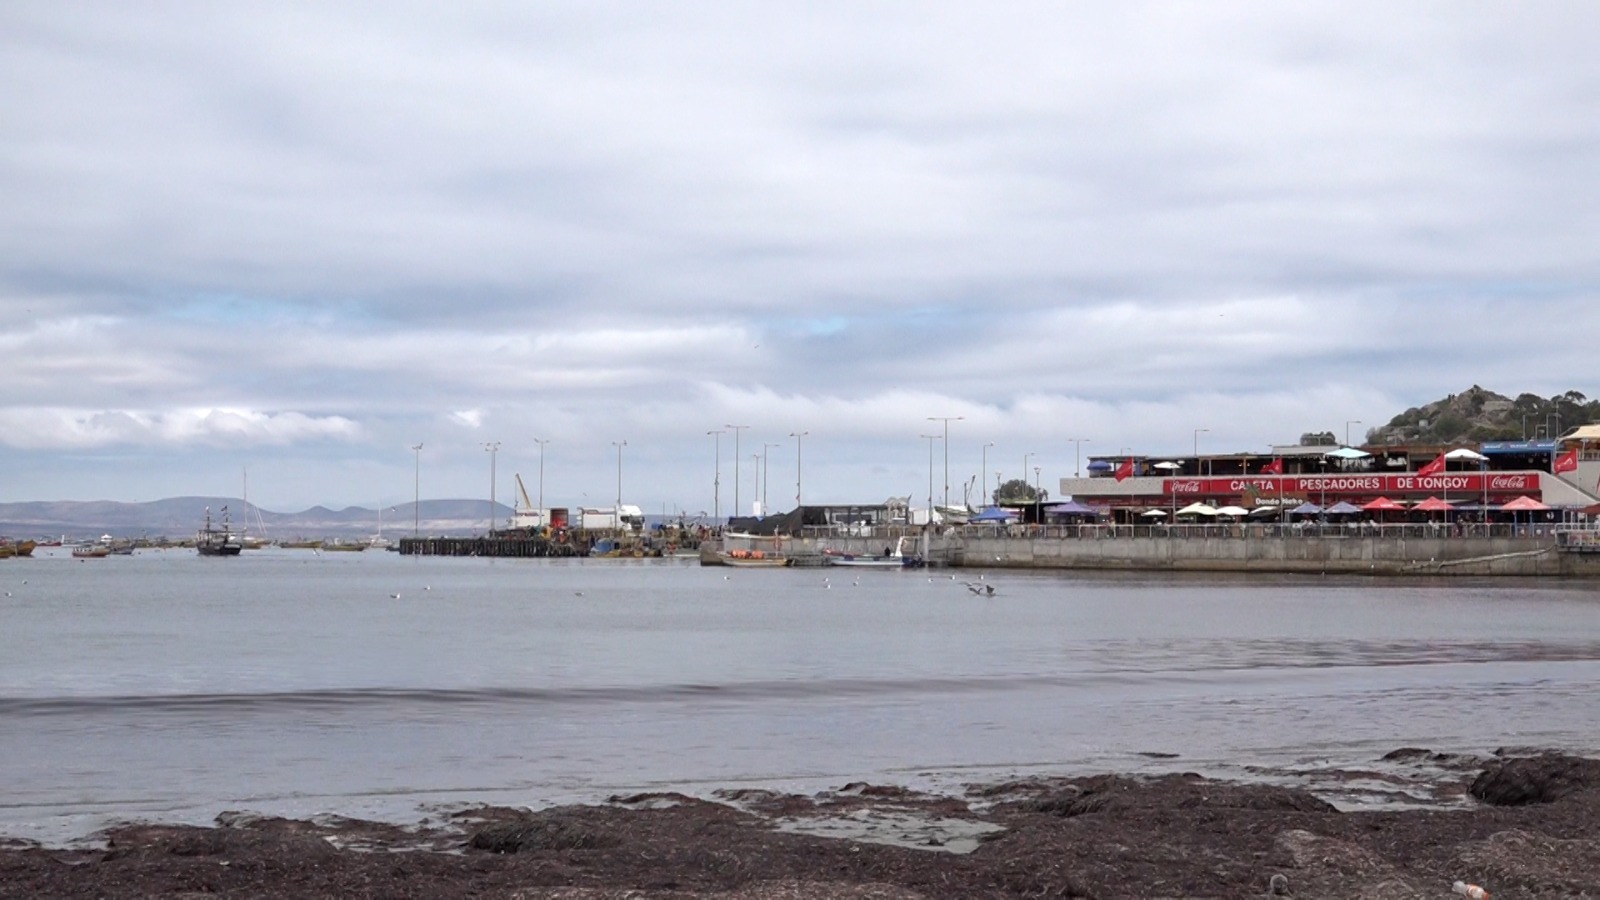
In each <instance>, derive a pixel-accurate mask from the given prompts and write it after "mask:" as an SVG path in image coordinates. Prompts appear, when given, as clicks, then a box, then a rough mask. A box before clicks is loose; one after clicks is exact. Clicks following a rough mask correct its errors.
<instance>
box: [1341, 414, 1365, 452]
mask: <svg viewBox="0 0 1600 900" xmlns="http://www.w3.org/2000/svg"><path fill="white" fill-rule="evenodd" d="M1360 424H1361V420H1360V419H1351V420H1349V421H1347V422H1345V423H1344V445H1345V446H1346V447H1348V446H1350V426H1351V425H1360Z"/></svg>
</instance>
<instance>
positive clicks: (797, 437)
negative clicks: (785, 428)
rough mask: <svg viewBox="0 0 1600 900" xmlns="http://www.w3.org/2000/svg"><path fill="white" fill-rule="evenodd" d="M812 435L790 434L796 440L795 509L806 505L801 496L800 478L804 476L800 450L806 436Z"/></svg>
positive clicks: (803, 433)
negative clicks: (801, 467)
mask: <svg viewBox="0 0 1600 900" xmlns="http://www.w3.org/2000/svg"><path fill="white" fill-rule="evenodd" d="M810 433H811V432H809V431H791V432H789V437H792V438H794V507H795V509H799V508H800V507H801V506H803V505H805V504H804V501H802V500H801V499H800V495H801V490H800V485H801V481H800V476H801V474H802V472H801V469H800V450H801V442H802V440H803V439H804V438H805V436H806V435H808V434H810Z"/></svg>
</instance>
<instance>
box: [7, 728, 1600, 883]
mask: <svg viewBox="0 0 1600 900" xmlns="http://www.w3.org/2000/svg"><path fill="white" fill-rule="evenodd" d="M1256 774H1257V775H1259V776H1260V780H1259V781H1257V782H1254V783H1249V784H1245V783H1230V782H1223V781H1217V780H1211V779H1207V778H1203V777H1201V776H1199V775H1194V774H1188V773H1182V772H1174V773H1173V774H1167V775H1161V776H1150V777H1132V776H1122V775H1099V776H1091V777H1079V778H1047V779H1030V780H1026V781H1017V782H1009V783H1004V784H992V785H974V786H971V788H970V789H969V790H968V791H967V792H966V793H965V794H963V795H961V796H933V795H927V794H919V793H914V792H911V791H907V790H905V789H902V788H897V787H893V786H874V785H865V784H852V785H842V786H840V787H839V788H838V789H835V790H831V791H826V792H823V793H820V794H817V795H813V796H800V795H793V794H780V793H774V792H767V791H753V790H739V791H724V792H719V793H717V794H714V795H712V796H711V797H707V798H693V797H687V796H682V795H676V794H649V795H638V796H632V797H614V798H611V799H610V801H609V802H607V803H604V804H599V805H593V806H566V807H556V808H551V809H544V810H538V811H529V810H517V809H506V808H477V809H471V810H465V811H462V812H460V813H457V814H454V815H451V816H449V817H446V818H443V819H440V820H435V821H428V822H424V823H422V824H420V825H416V826H409V827H402V826H397V825H392V824H384V823H375V822H364V821H355V820H349V819H338V818H318V819H313V820H308V821H301V820H286V819H277V818H263V817H258V816H254V815H250V814H247V813H230V814H224V815H223V816H220V817H219V818H218V821H217V824H216V825H215V826H213V827H206V828H196V827H189V826H168V825H151V824H128V825H123V826H118V827H115V828H112V829H109V830H107V831H105V832H103V833H101V834H99V835H97V836H96V837H95V839H94V841H93V842H92V843H91V844H90V845H86V846H81V847H71V848H47V847H40V846H34V845H29V844H27V843H25V842H20V841H6V840H4V839H0V897H217V896H223V897H430V898H431V897H445V896H455V897H462V896H471V897H489V898H569V900H578V898H583V900H600V898H605V900H612V898H625V897H626V898H689V897H709V898H730V900H731V898H741V900H779V898H792V897H829V898H847V900H848V898H884V900H889V898H893V900H901V898H950V897H974V898H987V897H995V898H999V897H1018V898H1020V897H1096V898H1124V897H1126V898H1159V897H1184V898H1201V897H1264V896H1274V895H1280V896H1290V897H1299V898H1335V897H1337V898H1386V900H1393V898H1413V897H1415V898H1423V897H1449V896H1457V895H1456V894H1452V893H1451V889H1452V885H1453V884H1454V883H1455V882H1456V881H1462V882H1464V883H1472V884H1477V885H1480V886H1481V887H1482V888H1484V889H1485V890H1486V891H1488V892H1489V893H1490V895H1491V896H1494V897H1563V898H1570V897H1600V761H1597V760H1591V759H1586V758H1581V757H1572V756H1564V755H1560V754H1553V753H1530V752H1526V751H1523V752H1515V753H1513V752H1501V753H1498V754H1496V755H1493V756H1489V757H1484V758H1473V757H1461V756H1445V755H1441V754H1433V753H1428V752H1427V751H1423V750H1399V751H1396V752H1395V753H1392V754H1389V755H1388V756H1386V757H1385V758H1384V759H1383V760H1381V761H1374V766H1373V767H1372V769H1370V770H1361V771H1355V770H1340V771H1333V770H1321V771H1316V772H1305V771H1297V772H1270V771H1261V772H1258V773H1256ZM1297 779H1298V780H1304V781H1306V782H1307V783H1312V782H1314V783H1315V784H1316V785H1317V786H1318V793H1313V792H1311V791H1309V790H1306V789H1305V788H1303V787H1296V786H1293V785H1292V782H1294V781H1296V780H1297ZM1330 785H1335V786H1337V785H1342V786H1344V789H1342V790H1336V791H1332V792H1330V791H1329V790H1328V786H1330ZM1319 793H1320V794H1321V795H1323V796H1333V795H1335V794H1336V795H1338V796H1339V797H1340V798H1341V803H1340V805H1339V806H1335V805H1333V804H1332V803H1329V802H1328V801H1327V800H1325V799H1322V797H1321V796H1319ZM1352 801H1354V802H1352Z"/></svg>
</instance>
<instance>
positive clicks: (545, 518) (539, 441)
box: [533, 438, 550, 527]
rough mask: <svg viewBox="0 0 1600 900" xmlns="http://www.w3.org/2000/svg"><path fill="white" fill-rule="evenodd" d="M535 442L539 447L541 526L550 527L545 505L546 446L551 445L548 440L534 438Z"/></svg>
mask: <svg viewBox="0 0 1600 900" xmlns="http://www.w3.org/2000/svg"><path fill="white" fill-rule="evenodd" d="M533 442H534V443H535V444H538V445H539V524H540V525H543V526H545V527H549V525H550V516H549V514H548V513H546V512H545V509H546V507H545V505H544V445H545V444H548V443H550V441H549V440H548V439H541V438H534V439H533Z"/></svg>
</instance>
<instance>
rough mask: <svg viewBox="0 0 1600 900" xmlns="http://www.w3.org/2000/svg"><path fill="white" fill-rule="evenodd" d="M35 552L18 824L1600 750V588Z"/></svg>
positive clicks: (26, 594)
mask: <svg viewBox="0 0 1600 900" xmlns="http://www.w3.org/2000/svg"><path fill="white" fill-rule="evenodd" d="M36 553H37V554H38V556H37V558H35V559H31V560H28V559H23V560H4V561H0V585H3V588H4V591H5V593H6V596H4V597H0V835H4V836H14V837H29V838H35V839H40V840H45V841H49V842H56V841H65V840H70V839H73V838H76V837H79V836H82V835H84V834H86V833H88V832H90V831H92V830H93V829H94V828H97V827H100V826H102V825H104V824H106V823H107V822H109V821H113V820H119V819H150V820H159V821H169V822H196V823H204V822H209V821H211V819H212V818H213V817H214V816H215V815H216V814H217V813H218V812H220V811H222V810H226V809H247V810H255V811H259V812H264V813H274V814H284V815H292V816H309V815H315V814H318V813H323V812H332V813H340V814H345V815H354V816H367V817H376V818H384V819H390V820H397V821H415V820H418V819H420V818H423V817H424V816H426V815H429V814H432V813H436V812H437V811H439V810H440V809H443V808H449V807H452V806H458V805H464V804H471V803H479V802H490V803H502V804H511V805H524V806H543V805H548V804H552V803H564V802H574V801H593V800H596V799H599V798H601V797H604V796H605V795H608V794H612V793H617V792H627V791H635V790H663V789H673V790H682V791H685V792H688V793H698V794H706V793H709V792H710V791H711V790H714V789H716V788H720V787H727V786H734V785H753V786H763V787H772V788H779V789H791V790H817V789H821V788H823V787H837V786H839V785H842V784H844V783H845V782H847V781H852V780H870V781H876V782H881V783H898V784H906V785H911V786H917V787H928V788H935V789H941V788H950V787H953V786H955V785H958V784H962V783H967V782H974V781H994V780H1000V779H1003V778H1009V777H1014V776H1021V775H1036V774H1058V773H1081V772H1088V771H1105V770H1118V771H1130V770H1136V769H1141V770H1142V769H1149V768H1152V767H1162V766H1165V767H1167V768H1171V769H1183V770H1200V771H1216V772H1221V773H1224V774H1225V773H1226V772H1227V771H1229V770H1233V771H1242V770H1243V769H1244V767H1247V766H1252V765H1257V764H1262V765H1289V766H1293V765H1298V764H1309V763H1319V764H1321V763H1326V764H1340V763H1351V764H1364V763H1370V762H1371V761H1372V760H1374V759H1376V758H1377V757H1378V756H1381V755H1382V754H1383V753H1384V752H1387V751H1388V750H1391V749H1394V748H1396V747H1401V746H1420V747H1427V748H1431V749H1436V750H1458V751H1466V752H1477V753H1482V752H1487V751H1489V750H1492V749H1494V748H1495V747H1498V746H1504V745H1512V746H1550V747H1561V748H1566V749H1572V750H1578V751H1583V752H1593V751H1594V750H1595V749H1596V748H1597V747H1600V700H1597V699H1596V694H1595V692H1594V690H1593V686H1594V684H1595V682H1596V681H1600V585H1596V584H1595V583H1592V582H1554V581H1544V582H1534V581H1494V582H1461V581H1428V582H1417V581H1388V580H1366V579H1362V580H1334V579H1325V578H1280V577H1270V576H1268V577H1256V578H1221V577H1203V578H1195V577H1184V578H1179V577H1164V576H1096V575H1082V574H1059V573H1055V574H1052V573H1026V574H1024V573H1015V572H1008V571H994V572H988V573H985V574H984V579H985V581H986V582H987V583H989V584H993V585H994V586H995V587H996V589H997V590H996V593H995V595H994V596H993V597H978V596H974V595H973V593H972V592H970V591H969V590H968V589H967V588H966V587H965V586H964V585H963V584H962V583H961V580H964V579H976V578H977V577H978V574H979V573H977V572H975V571H962V570H933V571H931V572H894V571H890V572H885V571H861V572H852V571H851V570H845V569H828V570H823V569H798V570H770V571H754V570H732V569H718V568H701V567H700V566H698V565H694V564H691V563H679V562H670V561H667V562H662V561H655V562H650V561H598V560H596V561H548V562H547V561H534V560H481V559H434V558H412V557H401V556H399V555H398V554H394V553H382V552H376V551H368V552H365V553H350V554H337V553H336V554H320V555H319V554H315V553H312V552H311V551H304V550H266V551H260V552H249V553H246V554H245V555H244V556H242V557H239V558H237V559H211V558H200V557H199V556H197V555H196V554H194V553H193V552H192V551H176V550H172V551H147V552H146V551H141V552H140V553H139V554H137V555H135V556H132V557H120V558H119V557H113V558H109V559H101V560H87V561H78V560H73V559H71V558H69V557H68V556H67V555H66V554H65V552H64V551H61V550H47V549H45V548H40V550H38V551H36ZM952 575H953V576H954V577H953V578H952ZM394 595H398V596H394ZM1145 754H1177V758H1176V759H1173V760H1169V761H1166V762H1154V761H1152V759H1151V758H1150V757H1149V756H1147V755H1145Z"/></svg>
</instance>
